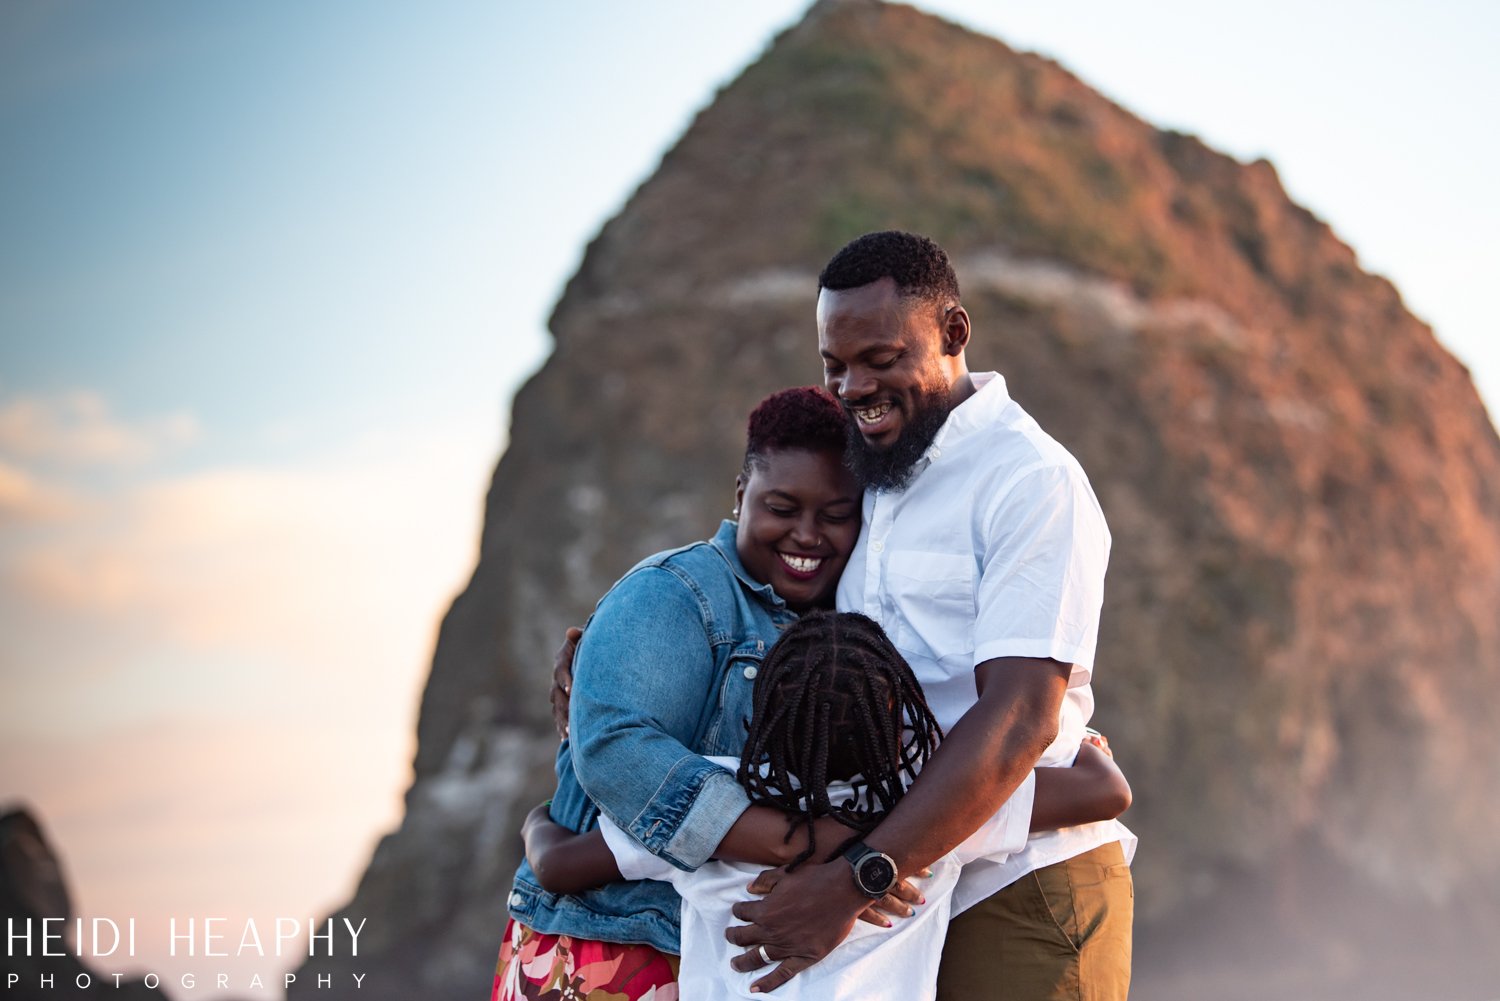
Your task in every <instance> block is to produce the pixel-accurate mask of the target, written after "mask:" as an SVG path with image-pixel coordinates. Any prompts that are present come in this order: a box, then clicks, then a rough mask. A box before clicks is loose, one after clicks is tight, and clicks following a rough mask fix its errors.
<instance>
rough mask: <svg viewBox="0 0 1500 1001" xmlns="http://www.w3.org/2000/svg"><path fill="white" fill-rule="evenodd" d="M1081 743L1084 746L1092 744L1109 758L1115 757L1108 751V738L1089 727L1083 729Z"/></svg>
mask: <svg viewBox="0 0 1500 1001" xmlns="http://www.w3.org/2000/svg"><path fill="white" fill-rule="evenodd" d="M1083 742H1084V743H1085V744H1093V745H1094V746H1095V747H1097V748H1099V750H1101V751H1103V752H1104V753H1105V754H1107V755H1109V756H1110V757H1111V758H1113V757H1114V756H1115V752H1114V751H1111V750H1110V749H1109V738H1108V737H1106V736H1104V734H1102V733H1100V732H1099V731H1098V730H1095V729H1094V728H1093V727H1091V726H1087V727H1084V728H1083Z"/></svg>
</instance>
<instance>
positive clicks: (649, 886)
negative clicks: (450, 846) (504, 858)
mask: <svg viewBox="0 0 1500 1001" xmlns="http://www.w3.org/2000/svg"><path fill="white" fill-rule="evenodd" d="M843 449H844V416H843V413H842V411H841V410H840V408H839V406H838V404H837V403H836V402H835V401H834V400H833V398H832V397H831V396H829V395H828V394H827V393H826V392H824V391H823V390H821V389H813V388H806V389H791V390H785V391H783V392H780V393H776V394H774V395H772V396H770V397H767V398H766V399H765V400H764V401H762V402H761V404H760V405H759V406H758V407H756V409H755V411H754V412H753V413H751V415H750V421H749V429H748V435H747V442H746V448H745V460H744V465H743V467H742V469H741V472H740V475H739V477H738V480H737V482H736V488H735V516H736V518H737V519H738V520H737V522H734V521H726V522H724V523H723V525H722V526H721V527H720V529H719V531H718V533H717V534H716V535H715V536H714V537H713V538H712V539H710V540H707V541H705V542H699V543H694V544H693V545H690V546H686V547H684V548H682V549H676V550H671V551H668V552H664V553H658V554H656V555H655V556H651V557H649V558H647V559H646V560H643V561H642V562H641V563H639V564H637V565H636V566H635V567H634V568H633V569H632V570H631V571H630V572H629V573H627V574H626V575H625V576H624V577H622V578H621V579H620V581H619V582H618V583H616V584H615V586H614V587H613V588H611V589H610V591H609V593H608V594H606V595H605V596H604V598H603V599H601V600H600V602H599V605H598V607H597V608H596V610H595V612H594V615H593V617H592V618H591V619H590V622H589V627H588V630H587V632H586V633H585V636H584V639H583V641H582V643H581V644H580V646H579V649H578V655H577V660H576V662H575V664H574V682H573V689H572V703H573V705H572V720H573V730H572V733H571V734H570V738H571V739H570V740H569V741H565V742H564V743H563V745H562V748H561V749H560V750H559V752H558V756H557V779H558V788H557V793H556V795H555V796H554V797H553V800H552V804H551V815H552V819H553V820H555V821H556V822H557V823H559V824H561V825H563V826H565V827H567V828H569V829H570V830H573V831H584V830H589V829H592V828H593V827H594V826H596V824H597V818H598V815H599V812H600V810H601V809H602V810H603V811H604V812H605V813H606V814H607V815H608V816H609V818H610V819H611V820H612V821H614V823H615V824H616V825H618V826H619V827H620V828H622V829H624V830H625V831H627V832H629V833H630V834H631V835H633V836H634V837H635V838H636V839H637V840H638V841H640V842H641V843H642V844H644V845H645V846H646V847H647V848H648V849H650V850H651V851H652V852H653V853H655V854H656V855H658V856H659V857H661V858H663V859H666V860H667V861H669V862H672V863H673V864H675V865H678V866H679V867H682V868H695V867H697V866H699V865H701V864H702V863H703V862H705V861H707V860H708V859H709V858H710V857H719V858H723V859H732V860H736V861H744V862H757V863H761V864H764V865H781V864H785V863H786V862H788V861H790V860H791V859H793V858H795V857H796V855H797V854H798V853H799V852H800V851H802V849H804V848H805V847H806V846H807V840H806V838H807V835H806V833H803V834H802V835H801V836H799V837H796V838H793V839H791V840H790V841H789V842H788V841H786V840H785V834H786V822H785V819H784V818H783V816H782V814H781V813H780V812H779V811H777V810H774V809H772V808H769V807H765V806H757V807H751V806H750V805H749V799H748V798H747V797H746V794H745V791H744V789H743V788H741V786H740V785H739V783H738V782H736V781H735V778H734V776H733V775H731V774H729V773H726V772H724V771H723V770H722V769H721V768H719V767H718V766H716V765H713V764H712V763H710V762H707V761H705V760H704V755H728V756H737V755H738V754H739V752H740V749H741V746H742V745H743V743H744V739H745V728H744V724H745V721H746V720H747V719H749V717H750V708H751V694H752V691H753V689H754V679H755V676H756V674H757V673H758V671H759V667H760V662H761V659H762V658H763V656H764V655H765V652H766V651H767V650H768V649H769V648H770V647H771V645H772V644H773V643H774V642H775V641H776V638H777V636H778V634H779V632H780V630H781V628H782V627H784V626H786V625H787V624H789V623H791V622H792V621H794V620H795V619H796V617H797V615H798V614H800V613H802V612H806V611H808V610H810V609H813V608H819V607H826V606H829V605H831V603H832V599H833V593H834V589H835V587H836V586H837V584H838V578H839V573H840V572H841V571H842V570H843V568H844V564H845V563H846V562H847V560H848V558H849V554H850V552H851V551H852V550H853V548H854V543H855V540H856V538H857V537H858V535H859V511H860V489H859V486H858V485H857V483H856V482H855V480H854V477H853V476H852V475H851V474H850V473H849V471H848V470H847V469H845V468H844V465H843ZM819 823H820V824H822V825H825V826H824V828H822V829H820V830H818V831H817V832H816V834H815V836H816V837H817V840H818V841H819V842H820V843H824V844H829V843H834V844H836V843H838V841H840V840H842V838H843V837H844V836H846V835H841V834H840V833H839V830H838V829H836V827H837V826H838V825H837V821H834V820H832V819H831V818H825V819H824V820H821V821H819ZM829 825H833V826H829ZM825 839H826V840H825ZM509 905H510V915H511V920H510V923H509V925H508V926H507V928H506V934H505V942H504V945H503V946H502V949H501V957H500V958H501V962H500V968H499V969H498V970H497V973H496V979H495V986H494V994H493V996H494V997H497V998H512V997H541V996H544V995H545V996H548V997H556V998H561V997H572V998H587V997H589V996H590V995H591V994H595V993H597V996H599V997H605V996H607V997H609V998H611V999H617V998H621V997H623V998H628V999H635V998H640V997H654V998H658V999H665V998H675V997H676V985H675V981H676V955H675V954H676V952H677V950H678V921H679V915H680V905H679V902H678V897H677V895H676V893H675V892H674V891H673V890H672V888H671V887H670V886H669V885H667V884H665V883H660V882H653V881H643V882H633V883H623V882H622V883H612V884H610V885H608V886H604V887H601V888H598V889H594V890H587V891H582V892H579V893H577V894H562V895H559V894H552V893H548V892H546V891H545V890H543V889H542V888H541V886H540V885H539V884H538V882H537V880H536V878H535V874H534V873H533V872H532V871H531V868H530V866H529V865H527V864H525V863H523V864H522V866H521V868H520V870H519V871H518V872H517V873H516V881H515V886H514V889H513V890H512V892H511V895H510V898H509ZM617 943H635V944H630V945H622V944H617Z"/></svg>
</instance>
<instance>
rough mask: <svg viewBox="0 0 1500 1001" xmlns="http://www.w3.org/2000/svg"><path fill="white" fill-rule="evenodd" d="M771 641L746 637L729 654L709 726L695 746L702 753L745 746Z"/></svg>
mask: <svg viewBox="0 0 1500 1001" xmlns="http://www.w3.org/2000/svg"><path fill="white" fill-rule="evenodd" d="M767 646H768V644H767V643H766V642H765V641H764V640H760V639H755V640H745V641H743V642H741V643H740V645H739V646H737V647H735V648H734V650H733V651H732V652H731V653H730V654H729V659H728V660H727V661H726V663H725V665H724V672H723V674H722V676H721V677H720V678H719V686H718V690H717V692H716V698H715V699H714V705H713V707H712V709H711V712H710V716H709V722H708V727H707V729H706V730H704V732H703V739H702V740H701V741H699V744H698V747H697V748H695V750H697V752H698V753H699V754H706V755H714V754H723V755H731V756H736V757H737V756H738V755H739V753H740V752H741V751H742V750H744V749H745V732H746V730H745V727H746V725H747V724H748V723H749V722H750V710H751V708H752V706H753V704H754V695H755V678H756V675H758V674H760V663H761V660H762V659H763V658H764V657H765V655H766V649H767Z"/></svg>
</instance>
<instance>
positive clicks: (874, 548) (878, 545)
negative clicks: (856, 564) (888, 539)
mask: <svg viewBox="0 0 1500 1001" xmlns="http://www.w3.org/2000/svg"><path fill="white" fill-rule="evenodd" d="M870 552H872V553H883V552H885V543H884V542H881V541H880V540H879V539H876V540H875V541H874V542H872V543H870Z"/></svg>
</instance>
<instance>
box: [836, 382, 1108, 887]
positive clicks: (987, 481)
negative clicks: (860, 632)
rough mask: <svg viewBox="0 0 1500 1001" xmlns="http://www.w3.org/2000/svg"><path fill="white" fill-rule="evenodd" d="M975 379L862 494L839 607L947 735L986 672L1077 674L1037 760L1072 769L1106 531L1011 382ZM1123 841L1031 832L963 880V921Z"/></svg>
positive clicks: (1080, 480)
mask: <svg viewBox="0 0 1500 1001" xmlns="http://www.w3.org/2000/svg"><path fill="white" fill-rule="evenodd" d="M972 378H973V381H974V385H975V387H976V391H975V393H974V395H972V396H970V397H969V398H968V399H967V400H965V401H964V402H963V403H962V404H960V405H959V406H958V407H956V408H954V410H953V412H952V413H950V414H949V415H948V419H947V421H946V422H944V424H943V426H942V428H941V429H940V430H939V431H938V433H937V436H936V438H934V439H933V442H932V445H931V446H930V447H929V448H928V450H927V452H926V454H925V455H924V457H923V458H922V459H921V460H920V463H919V468H918V470H917V472H916V474H915V475H914V476H913V478H912V480H911V482H910V483H909V484H908V485H907V486H906V488H905V489H903V490H896V491H885V490H869V491H866V493H865V498H864V526H863V528H862V529H861V531H860V536H859V542H858V544H856V546H855V548H854V553H853V555H852V556H851V557H850V559H849V565H848V567H847V568H846V569H845V570H844V575H843V578H842V579H841V580H840V581H839V589H838V607H839V608H840V609H841V610H845V611H856V612H863V613H865V614H866V615H868V616H870V617H871V618H872V619H874V620H875V621H877V622H879V623H880V624H881V626H883V627H884V629H885V631H886V633H887V634H889V635H890V637H891V641H892V642H893V643H894V644H895V645H896V648H897V649H898V650H900V651H901V653H902V655H903V656H905V657H906V659H907V661H908V662H909V663H910V664H911V666H912V670H913V671H914V672H915V674H916V676H917V679H918V680H919V681H920V682H921V683H922V690H923V692H924V693H925V694H926V696H927V702H928V704H929V705H930V706H931V707H932V711H933V715H935V716H936V717H937V719H938V722H939V723H941V724H942V726H943V729H944V730H945V731H946V730H948V729H950V728H951V727H952V726H953V724H954V723H956V722H957V721H958V719H959V717H961V716H962V715H963V714H964V713H965V712H966V711H968V709H969V708H970V707H971V706H973V705H974V703H975V702H976V701H977V699H978V695H977V692H976V690H975V686H974V668H975V667H976V666H978V665H979V664H982V663H984V662H985V661H987V660H993V659H995V658H997V657H1037V658H1046V659H1051V660H1056V661H1059V662H1061V663H1064V664H1071V665H1073V671H1072V675H1071V677H1070V679H1069V681H1068V693H1067V696H1066V698H1065V699H1064V704H1063V712H1062V715H1061V720H1060V729H1059V733H1058V737H1057V740H1056V741H1054V742H1053V743H1052V745H1051V746H1050V747H1048V749H1047V751H1046V752H1045V753H1044V754H1043V755H1042V759H1041V761H1040V762H1039V764H1041V765H1067V764H1071V763H1072V760H1073V757H1074V755H1076V754H1077V752H1078V745H1079V743H1080V741H1081V740H1082V738H1083V727H1084V725H1085V724H1086V723H1087V722H1088V719H1089V717H1090V716H1092V715H1093V710H1094V697H1093V691H1092V689H1091V688H1090V686H1089V682H1090V679H1091V678H1092V676H1093V670H1094V649H1095V645H1096V643H1097V640H1098V635H1099V609H1100V606H1101V605H1102V603H1103V601H1104V571H1105V567H1106V565H1107V563H1108V561H1109V548H1110V536H1109V528H1108V527H1107V526H1106V525H1105V522H1104V514H1103V512H1101V511H1100V509H1099V502H1098V500H1097V499H1096V498H1095V497H1094V491H1093V488H1092V487H1090V486H1089V481H1088V477H1087V476H1085V475H1084V472H1083V469H1082V467H1080V466H1079V465H1078V462H1077V460H1075V459H1074V458H1073V456H1072V455H1071V454H1070V453H1069V452H1068V451H1067V449H1065V448H1063V447H1062V446H1061V445H1060V444H1058V443H1057V442H1056V441H1055V440H1053V438H1052V437H1051V436H1050V435H1048V434H1047V433H1046V432H1045V431H1043V430H1042V429H1041V427H1040V426H1039V425H1038V424H1037V423H1036V421H1035V420H1033V419H1032V418H1031V416H1030V415H1028V414H1027V413H1026V412H1025V411H1024V410H1022V409H1021V407H1020V406H1019V405H1018V404H1016V402H1015V401H1014V400H1012V399H1011V398H1010V395H1009V393H1007V392H1006V388H1005V380H1004V378H1002V377H1001V376H1000V375H998V374H997V373H994V372H982V373H975V374H974V375H973V376H972ZM1129 838H1130V835H1129V832H1128V831H1127V830H1126V829H1125V828H1124V826H1123V825H1121V824H1119V823H1118V822H1114V821H1111V822H1109V823H1107V824H1088V825H1085V826H1083V827H1075V828H1067V829H1065V830H1063V831H1055V832H1047V833H1043V834H1039V835H1034V836H1033V837H1032V838H1031V840H1030V842H1029V844H1028V846H1027V849H1026V850H1025V851H1023V852H1020V853H1018V854H1017V855H1014V856H1012V857H1011V859H1010V860H1009V861H1008V862H1007V863H1006V864H1005V865H1003V866H1000V867H997V868H996V869H995V870H993V871H990V872H987V873H985V874H983V875H982V876H981V875H980V874H977V873H976V876H975V878H973V879H971V878H969V874H968V872H967V871H966V873H965V878H964V879H963V880H961V882H960V887H959V891H958V892H957V893H956V894H955V911H957V910H962V909H963V908H964V907H967V906H969V905H970V904H972V903H974V902H977V901H978V900H981V899H983V898H984V897H986V896H989V895H990V894H991V893H994V892H995V891H997V890H999V889H1001V888H1002V887H1004V886H1005V885H1007V884H1008V883H1010V882H1012V881H1013V880H1015V879H1017V878H1019V877H1020V876H1021V875H1023V874H1025V873H1027V872H1030V871H1031V870H1032V869H1037V868H1040V867H1041V866H1044V865H1051V864H1052V863H1054V862H1060V861H1062V860H1064V859H1068V858H1072V857H1073V856H1074V855H1078V854H1081V853H1082V852H1085V851H1088V850H1090V849H1092V848H1096V847H1098V846H1099V845H1103V844H1108V843H1109V842H1111V841H1117V840H1122V839H1129ZM1132 840H1133V839H1132ZM965 884H969V885H967V886H966V885H965Z"/></svg>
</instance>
